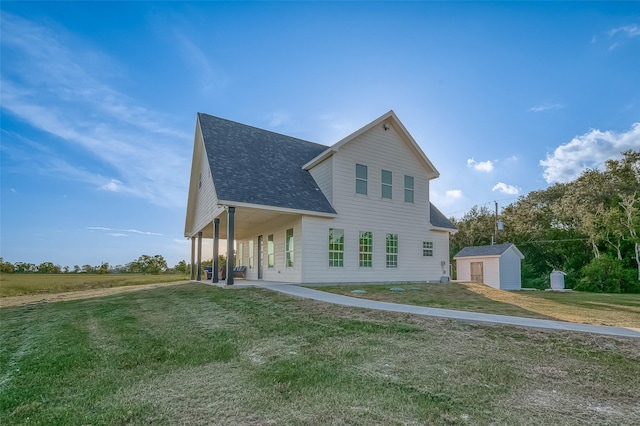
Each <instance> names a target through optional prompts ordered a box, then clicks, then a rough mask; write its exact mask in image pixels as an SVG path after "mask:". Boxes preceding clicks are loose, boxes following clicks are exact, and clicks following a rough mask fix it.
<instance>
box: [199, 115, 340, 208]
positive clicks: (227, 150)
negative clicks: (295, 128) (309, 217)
mask: <svg viewBox="0 0 640 426" xmlns="http://www.w3.org/2000/svg"><path fill="white" fill-rule="evenodd" d="M198 121H199V123H200V129H201V131H202V137H203V140H204V146H205V150H206V154H207V158H208V160H209V166H210V167H211V175H212V177H213V182H214V184H215V188H216V192H217V194H218V198H219V199H220V200H225V201H235V202H241V203H249V204H259V205H266V206H274V207H283V208H289V209H294V210H308V211H315V212H321V213H336V211H335V210H334V209H333V207H332V206H331V203H329V200H327V198H326V197H325V195H324V193H323V192H322V191H321V190H320V188H319V187H318V185H317V183H316V181H315V180H314V179H313V177H312V176H311V174H310V173H309V172H308V171H306V170H303V169H302V165H303V164H305V163H307V162H308V161H310V160H311V159H313V158H314V157H316V156H317V155H319V154H320V153H321V152H323V151H324V150H326V149H327V147H326V146H325V145H320V144H317V143H313V142H308V141H305V140H302V139H296V138H292V137H290V136H285V135H281V134H278V133H274V132H270V131H268V130H263V129H258V128H256V127H251V126H247V125H245V124H240V123H236V122H234V121H230V120H225V119H222V118H218V117H214V116H211V115H208V114H203V113H198Z"/></svg>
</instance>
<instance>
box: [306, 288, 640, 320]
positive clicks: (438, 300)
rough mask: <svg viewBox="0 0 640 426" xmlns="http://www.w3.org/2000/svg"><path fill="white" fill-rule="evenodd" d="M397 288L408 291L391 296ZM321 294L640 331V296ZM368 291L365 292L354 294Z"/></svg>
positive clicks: (489, 291)
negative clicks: (397, 290)
mask: <svg viewBox="0 0 640 426" xmlns="http://www.w3.org/2000/svg"><path fill="white" fill-rule="evenodd" d="M394 287H398V288H402V289H404V290H405V291H399V292H392V291H391V290H390V289H391V288H394ZM316 289H317V290H322V291H328V292H330V293H336V294H342V295H345V296H352V297H359V298H364V299H371V300H379V301H384V302H393V303H404V304H409V305H417V306H430V307H433V308H443V309H456V310H461V311H472V312H484V313H490V314H498V315H513V316H520V317H528V318H541V319H553V320H561V321H570V322H577V323H583V324H595V325H612V326H618V327H632V328H640V294H612V293H606V294H602V293H587V292H551V291H502V290H496V289H494V288H491V287H489V286H486V285H483V284H476V283H449V284H432V283H424V284H409V285H348V286H331V287H316ZM353 290H365V291H366V293H363V294H357V293H352V291H353Z"/></svg>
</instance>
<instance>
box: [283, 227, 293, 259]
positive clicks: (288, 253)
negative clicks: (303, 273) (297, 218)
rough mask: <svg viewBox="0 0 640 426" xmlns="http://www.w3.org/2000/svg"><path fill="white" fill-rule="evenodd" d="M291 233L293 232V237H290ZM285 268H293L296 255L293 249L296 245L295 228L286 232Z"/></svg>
mask: <svg viewBox="0 0 640 426" xmlns="http://www.w3.org/2000/svg"><path fill="white" fill-rule="evenodd" d="M289 231H291V235H289ZM284 245H285V266H286V267H287V268H293V265H294V260H295V253H294V251H293V247H294V245H295V240H294V239H293V228H289V229H287V230H286V231H285V244H284Z"/></svg>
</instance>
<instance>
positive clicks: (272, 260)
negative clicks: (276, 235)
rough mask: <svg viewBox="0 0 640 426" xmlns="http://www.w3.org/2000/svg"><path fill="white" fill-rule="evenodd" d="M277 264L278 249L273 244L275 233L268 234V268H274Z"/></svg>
mask: <svg viewBox="0 0 640 426" xmlns="http://www.w3.org/2000/svg"><path fill="white" fill-rule="evenodd" d="M275 264H276V250H275V246H274V244H273V234H270V235H267V268H274V267H275Z"/></svg>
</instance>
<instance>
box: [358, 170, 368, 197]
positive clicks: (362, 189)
mask: <svg viewBox="0 0 640 426" xmlns="http://www.w3.org/2000/svg"><path fill="white" fill-rule="evenodd" d="M367 176H368V172H367V166H365V165H363V164H356V194H362V195H367Z"/></svg>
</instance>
